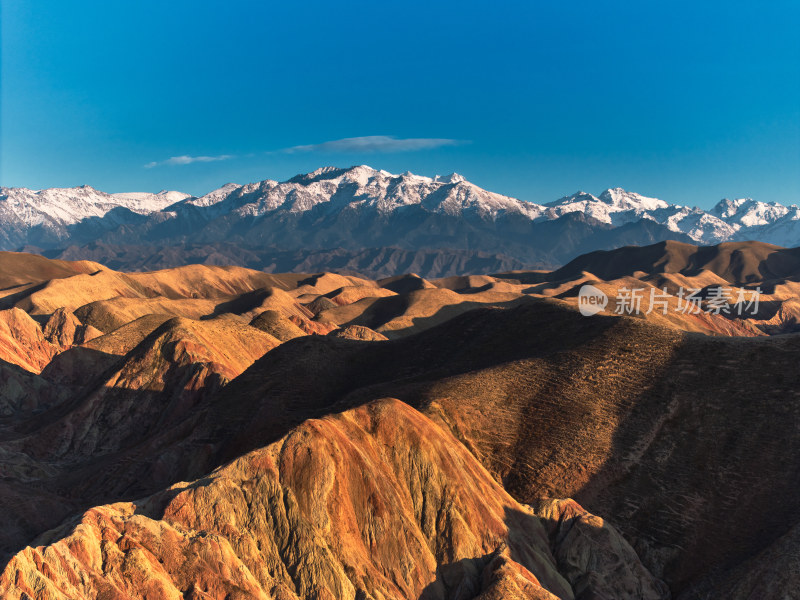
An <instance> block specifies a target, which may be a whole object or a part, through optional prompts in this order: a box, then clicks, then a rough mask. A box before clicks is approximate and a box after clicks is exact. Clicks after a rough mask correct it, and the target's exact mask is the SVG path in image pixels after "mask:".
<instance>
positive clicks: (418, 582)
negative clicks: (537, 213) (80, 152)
mask: <svg viewBox="0 0 800 600" xmlns="http://www.w3.org/2000/svg"><path fill="white" fill-rule="evenodd" d="M584 285H592V286H594V288H596V289H597V290H599V291H600V292H602V293H604V294H605V295H606V296H607V297H608V304H607V306H606V308H605V310H604V311H603V312H601V313H600V314H597V315H594V316H584V315H582V314H581V312H580V311H579V308H580V307H581V304H580V303H581V296H582V294H581V288H582V286H584ZM630 290H640V299H641V303H640V305H638V306H637V308H638V310H632V307H631V306H630V305H629V304H627V303H626V302H627V300H626V298H628V297H629V294H630ZM687 291H691V292H692V295H693V298H695V299H696V302H695V303H694V304H693V305H688V303H687V296H686V292H687ZM755 298H757V299H758V300H757V301H755V300H754V299H755ZM798 298H800V249H797V248H795V249H786V248H781V247H778V246H772V245H769V244H764V243H757V242H730V243H724V244H720V245H717V246H694V245H691V244H688V243H683V242H678V241H666V242H661V243H658V244H654V245H651V246H644V247H624V248H620V249H618V250H612V251H603V252H592V253H589V254H585V255H583V256H580V257H579V258H577V259H575V260H573V261H572V262H570V263H568V264H566V265H565V266H563V267H562V268H560V269H558V270H555V271H530V270H524V271H523V270H515V271H506V272H501V273H494V274H492V275H464V276H454V277H446V278H443V279H426V278H422V277H419V276H418V275H415V274H413V273H409V274H404V275H399V276H394V277H389V278H386V279H379V280H375V279H368V278H365V277H358V276H354V275H342V274H336V273H330V272H323V273H305V274H300V273H291V274H272V273H265V272H262V271H256V270H249V269H245V268H242V267H224V266H206V265H190V266H185V267H177V268H172V269H164V270H160V271H150V272H135V273H134V272H128V273H125V272H119V271H115V270H112V269H109V268H106V267H105V266H103V265H102V264H99V263H96V262H91V261H77V262H69V261H61V260H51V259H47V258H44V257H43V256H39V255H35V254H24V253H11V252H2V253H0V532H2V533H0V559H1V560H2V566H0V597H2V598H11V599H15V600H17V599H20V600H21V599H36V600H44V599H48V600H50V599H52V600H55V599H59V600H61V599H64V600H66V599H83V598H102V599H109V600H110V599H120V600H121V599H128V598H141V599H145V598H147V599H155V598H175V599H177V598H185V599H193V600H199V599H206V598H214V599H219V600H223V599H244V598H261V599H275V600H290V599H295V600H299V599H303V600H306V599H308V600H311V599H319V600H340V599H357V600H368V599H369V600H394V599H409V600H417V599H425V600H428V599H430V600H433V599H437V600H473V599H474V600H499V599H557V598H560V599H570V600H571V599H580V600H614V599H630V600H634V599H647V600H650V599H653V600H660V599H668V598H675V599H679V600H696V599H706V598H720V599H722V598H724V599H732V600H739V599H741V600H744V599H764V600H773V599H774V600H784V599H787V598H800V592H798V589H800V371H798V368H797V365H798V363H800V335H798V332H800V300H799V299H798Z"/></svg>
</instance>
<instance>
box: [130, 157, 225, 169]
mask: <svg viewBox="0 0 800 600" xmlns="http://www.w3.org/2000/svg"><path fill="white" fill-rule="evenodd" d="M229 158H233V155H232V154H220V155H219V156H186V155H184V156H173V157H171V158H168V159H167V160H160V161H153V162H149V163H147V164H146V165H145V166H144V168H145V169H152V168H153V167H168V166H175V165H190V164H192V163H196V162H216V161H218V160H228V159H229Z"/></svg>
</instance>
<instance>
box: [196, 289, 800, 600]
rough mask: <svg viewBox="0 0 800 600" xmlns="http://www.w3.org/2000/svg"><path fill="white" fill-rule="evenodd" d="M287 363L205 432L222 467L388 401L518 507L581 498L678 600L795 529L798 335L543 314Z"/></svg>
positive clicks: (549, 309) (262, 366)
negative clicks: (293, 431) (440, 428)
mask: <svg viewBox="0 0 800 600" xmlns="http://www.w3.org/2000/svg"><path fill="white" fill-rule="evenodd" d="M281 350H282V351H278V352H276V353H273V354H270V355H267V356H266V357H265V358H264V359H262V360H261V361H259V362H257V363H256V364H254V365H253V367H251V368H250V369H249V370H248V371H246V372H245V373H244V374H242V376H240V377H239V378H237V380H236V381H234V382H233V384H232V385H231V386H229V387H228V388H226V389H225V390H223V392H222V393H221V396H220V399H219V400H218V404H217V405H218V406H226V410H225V412H221V411H218V410H215V411H214V412H213V415H214V416H213V417H211V418H209V420H208V422H214V423H217V429H216V431H217V433H215V434H212V437H217V438H227V439H229V440H230V441H229V442H228V444H227V448H226V449H225V451H224V452H225V455H228V456H230V457H233V456H236V455H238V454H239V453H240V452H242V451H244V450H246V449H247V448H248V447H254V446H257V445H259V444H261V443H263V442H264V441H267V440H271V439H274V436H276V435H279V434H280V432H281V431H285V429H286V428H287V427H290V426H292V425H293V424H296V423H299V422H300V421H302V420H303V419H305V418H307V417H309V416H315V415H320V414H325V413H326V412H327V411H330V410H335V409H334V408H333V407H342V406H348V405H353V404H360V403H362V402H365V401H368V400H370V399H372V398H375V397H381V396H386V395H393V396H395V397H399V398H401V399H403V400H405V401H407V402H410V403H412V404H413V405H415V406H419V407H421V408H423V410H424V411H425V412H426V413H427V414H429V415H431V416H433V417H435V418H436V419H438V420H440V422H442V423H445V424H447V425H448V427H449V428H450V429H451V430H452V431H454V432H455V433H456V435H457V437H458V438H459V439H460V440H462V441H463V442H464V443H465V444H466V445H467V446H468V447H469V448H470V449H471V450H472V451H473V453H474V454H475V455H476V456H477V457H478V458H479V459H480V460H481V461H482V462H483V463H484V465H486V466H487V468H488V469H489V470H490V472H492V473H493V474H494V475H495V476H496V477H497V478H498V479H499V480H501V481H503V482H504V483H505V485H506V486H507V489H509V491H510V492H511V493H512V494H514V495H515V497H517V498H518V499H520V500H522V501H526V502H532V501H535V500H536V499H537V498H541V497H547V496H551V497H553V496H554V497H567V496H573V497H575V498H576V499H577V500H579V501H580V502H581V503H583V504H585V505H586V506H587V508H589V509H590V510H592V511H593V512H595V513H598V514H602V515H604V516H605V517H607V518H608V519H609V520H610V521H611V522H612V523H615V524H617V525H619V526H620V527H621V529H622V531H623V532H624V533H625V535H626V536H627V537H628V539H630V540H635V542H636V546H637V549H638V550H640V552H641V553H642V555H643V557H644V560H645V564H647V565H648V566H649V567H650V568H651V569H654V570H655V571H656V574H659V573H661V574H663V576H664V577H665V578H667V579H668V581H669V582H670V584H671V586H672V587H673V590H674V591H680V590H682V589H685V588H686V587H687V586H688V585H690V584H691V583H692V582H693V581H697V580H699V579H700V578H702V577H703V575H704V574H705V573H707V572H709V571H711V570H714V569H722V568H724V567H725V566H726V565H732V564H736V563H737V562H738V561H741V560H745V559H747V558H748V557H750V556H752V555H754V554H755V553H757V552H759V551H760V550H761V549H763V548H764V547H766V546H767V545H768V544H770V543H771V542H772V541H773V540H775V539H777V538H778V537H779V536H781V535H782V534H783V533H785V532H786V531H787V529H788V527H790V526H791V524H792V523H797V522H798V520H799V519H800V501H798V494H797V488H796V481H797V480H798V478H800V459H798V457H800V426H799V424H800V415H798V412H799V411H800V403H798V401H797V396H796V394H795V392H794V390H796V389H798V388H800V380H799V379H798V378H800V375H798V373H797V370H796V369H795V368H794V366H793V365H794V364H795V362H796V361H797V360H798V357H800V339H798V338H796V337H794V336H793V337H787V338H775V339H764V340H762V341H755V340H753V341H746V340H741V339H725V338H707V337H704V336H693V335H688V336H687V335H686V334H681V333H679V332H676V331H673V330H669V329H663V328H659V327H654V326H651V325H648V324H647V323H645V322H643V321H641V320H635V319H618V318H592V319H586V318H583V317H580V316H579V315H577V314H576V313H574V312H572V311H571V310H568V309H564V308H561V307H559V306H557V305H555V304H552V303H541V302H537V303H535V304H533V305H530V306H520V307H518V308H515V309H510V310H504V311H496V310H477V311H473V312H471V313H467V314H465V315H462V316H460V317H457V318H455V319H452V320H450V321H448V322H447V323H446V324H444V325H441V326H439V327H436V328H433V329H430V330H428V331H426V332H424V333H422V334H419V335H417V336H412V337H409V338H404V339H402V340H397V341H394V342H385V343H383V344H368V343H359V342H356V341H353V340H335V339H330V338H302V339H299V340H295V341H293V342H292V343H291V344H289V345H286V346H284V347H282V348H281ZM710 365H719V367H718V370H717V371H712V370H710ZM288 382H291V384H289V383H288ZM248 398H253V399H254V400H252V401H250V400H248ZM255 399H258V400H257V401H256V400H255ZM234 406H235V408H234ZM245 415H246V419H247V422H248V425H247V426H246V427H245V428H241V426H240V425H234V423H242V422H244V420H245ZM754 532H758V533H757V534H755V535H754Z"/></svg>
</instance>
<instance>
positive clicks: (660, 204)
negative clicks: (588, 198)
mask: <svg viewBox="0 0 800 600" xmlns="http://www.w3.org/2000/svg"><path fill="white" fill-rule="evenodd" d="M598 198H599V199H600V200H602V201H603V202H605V203H607V204H610V205H611V206H614V207H618V208H621V209H623V210H658V209H659V208H667V207H668V206H669V204H668V203H667V202H664V201H663V200H659V199H658V198H649V197H647V196H642V195H641V194H637V193H635V192H628V191H626V190H624V189H622V188H609V189H607V190H606V191H604V192H603V193H602V194H600V196H598Z"/></svg>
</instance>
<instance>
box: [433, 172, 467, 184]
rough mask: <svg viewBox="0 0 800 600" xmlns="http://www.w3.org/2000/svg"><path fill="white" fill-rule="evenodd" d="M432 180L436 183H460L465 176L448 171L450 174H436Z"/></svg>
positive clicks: (464, 179)
mask: <svg viewBox="0 0 800 600" xmlns="http://www.w3.org/2000/svg"><path fill="white" fill-rule="evenodd" d="M433 180H434V181H435V182H437V183H462V182H464V181H466V178H465V177H464V176H463V175H459V174H458V173H450V175H437V176H436V177H434V178H433Z"/></svg>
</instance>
